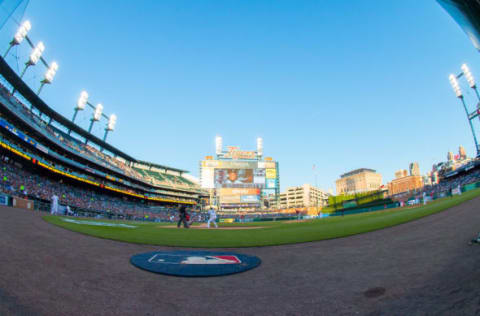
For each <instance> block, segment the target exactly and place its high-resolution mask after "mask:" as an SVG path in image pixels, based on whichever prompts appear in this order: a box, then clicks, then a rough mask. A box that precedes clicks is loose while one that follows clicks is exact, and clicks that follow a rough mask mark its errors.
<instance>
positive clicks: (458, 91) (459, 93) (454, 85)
mask: <svg viewBox="0 0 480 316" xmlns="http://www.w3.org/2000/svg"><path fill="white" fill-rule="evenodd" d="M464 70H467V71H466V72H468V67H467V68H466V69H465V67H464V65H462V71H464ZM464 73H465V72H464ZM465 76H467V75H465ZM448 79H449V80H450V85H451V86H452V88H453V91H455V94H456V96H457V98H459V99H460V102H462V105H463V109H464V110H465V115H466V116H467V120H468V124H469V125H470V129H471V130H472V136H473V142H474V143H475V149H476V151H477V156H478V155H479V149H480V148H479V147H478V141H477V136H476V135H475V130H474V129H473V124H472V120H471V119H470V114H469V113H468V110H467V105H466V104H465V99H464V98H463V94H462V90H461V89H460V86H459V85H458V80H457V76H455V75H453V74H451V75H450V76H448ZM472 79H473V77H472ZM467 80H468V78H467ZM469 83H470V82H469ZM474 86H475V85H474Z"/></svg>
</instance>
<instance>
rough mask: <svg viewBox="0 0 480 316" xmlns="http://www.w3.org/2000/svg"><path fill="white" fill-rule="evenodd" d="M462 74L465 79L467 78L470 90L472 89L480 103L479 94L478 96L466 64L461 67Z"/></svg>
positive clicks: (473, 79)
mask: <svg viewBox="0 0 480 316" xmlns="http://www.w3.org/2000/svg"><path fill="white" fill-rule="evenodd" d="M461 68H462V72H463V74H464V75H465V78H467V82H468V85H469V86H470V88H472V89H473V90H474V91H475V94H476V95H477V99H478V101H480V94H478V89H477V85H476V84H475V78H473V75H472V73H471V72H470V69H469V68H468V66H467V64H463V65H462V67H461Z"/></svg>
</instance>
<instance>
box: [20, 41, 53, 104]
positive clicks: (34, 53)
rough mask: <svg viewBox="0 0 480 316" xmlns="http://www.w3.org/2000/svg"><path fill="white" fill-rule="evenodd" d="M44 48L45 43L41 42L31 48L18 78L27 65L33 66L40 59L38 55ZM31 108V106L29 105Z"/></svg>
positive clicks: (23, 72)
mask: <svg viewBox="0 0 480 316" xmlns="http://www.w3.org/2000/svg"><path fill="white" fill-rule="evenodd" d="M44 50H45V45H43V42H38V44H37V46H35V48H34V49H33V50H32V53H31V54H30V58H29V59H28V61H27V62H26V63H25V68H23V71H22V73H21V75H20V78H23V75H24V74H25V72H26V71H27V69H28V67H30V66H35V65H36V64H37V62H38V61H39V60H40V57H41V56H42V53H43V51H44ZM14 93H15V88H13V90H12V95H13V94H14ZM30 108H32V107H30Z"/></svg>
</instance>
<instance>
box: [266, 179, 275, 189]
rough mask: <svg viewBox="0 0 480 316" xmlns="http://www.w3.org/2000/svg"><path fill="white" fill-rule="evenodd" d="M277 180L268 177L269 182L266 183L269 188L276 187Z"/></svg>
mask: <svg viewBox="0 0 480 316" xmlns="http://www.w3.org/2000/svg"><path fill="white" fill-rule="evenodd" d="M275 182H276V181H275V179H267V183H266V184H267V185H266V187H267V189H274V188H275V184H276V183H275Z"/></svg>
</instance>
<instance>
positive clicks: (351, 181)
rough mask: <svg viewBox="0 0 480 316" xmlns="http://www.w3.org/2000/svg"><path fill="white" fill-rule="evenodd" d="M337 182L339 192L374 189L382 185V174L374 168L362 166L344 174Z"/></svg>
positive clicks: (348, 192) (346, 192)
mask: <svg viewBox="0 0 480 316" xmlns="http://www.w3.org/2000/svg"><path fill="white" fill-rule="evenodd" d="M335 184H336V186H337V194H354V193H360V192H368V191H374V190H378V189H379V188H380V187H381V186H382V175H381V174H379V173H377V172H376V171H375V170H373V169H367V168H361V169H356V170H353V171H350V172H347V173H345V174H342V175H341V176H340V179H338V180H337V181H335Z"/></svg>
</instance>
